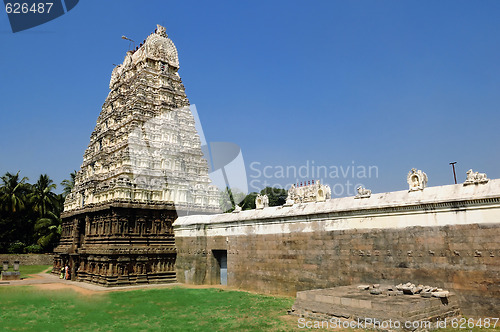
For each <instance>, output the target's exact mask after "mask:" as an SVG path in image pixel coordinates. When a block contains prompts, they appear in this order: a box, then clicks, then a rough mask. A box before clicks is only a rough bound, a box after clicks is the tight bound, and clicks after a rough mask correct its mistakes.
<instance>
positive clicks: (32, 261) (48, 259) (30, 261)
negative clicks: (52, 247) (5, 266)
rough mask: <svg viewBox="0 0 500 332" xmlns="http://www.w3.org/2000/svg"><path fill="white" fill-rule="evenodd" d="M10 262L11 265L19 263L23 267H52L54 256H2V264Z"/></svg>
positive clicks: (0, 259)
mask: <svg viewBox="0 0 500 332" xmlns="http://www.w3.org/2000/svg"><path fill="white" fill-rule="evenodd" d="M3 261H9V265H12V264H14V261H19V262H20V264H21V265H52V263H54V255H53V254H25V255H23V254H12V255H11V254H0V262H3Z"/></svg>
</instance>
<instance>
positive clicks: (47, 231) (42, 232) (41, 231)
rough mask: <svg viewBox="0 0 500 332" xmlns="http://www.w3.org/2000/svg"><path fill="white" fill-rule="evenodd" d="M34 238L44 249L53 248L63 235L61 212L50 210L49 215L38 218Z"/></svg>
mask: <svg viewBox="0 0 500 332" xmlns="http://www.w3.org/2000/svg"><path fill="white" fill-rule="evenodd" d="M34 231H35V234H34V238H35V239H37V241H36V243H37V244H38V245H39V246H40V247H42V249H43V250H50V249H53V248H54V246H55V245H56V244H57V242H58V240H59V237H60V235H61V218H60V217H59V213H54V212H52V211H48V212H47V215H46V216H44V217H41V218H38V219H37V220H36V222H35V227H34Z"/></svg>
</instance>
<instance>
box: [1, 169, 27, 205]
mask: <svg viewBox="0 0 500 332" xmlns="http://www.w3.org/2000/svg"><path fill="white" fill-rule="evenodd" d="M1 179H2V186H1V187H0V204H1V207H2V209H3V210H4V211H6V212H8V213H16V212H19V211H21V210H23V209H24V207H25V205H26V198H27V195H28V193H29V185H28V184H26V181H28V178H27V177H23V178H21V179H20V178H19V172H17V173H16V174H12V173H9V172H7V173H5V175H4V176H2V177H1Z"/></svg>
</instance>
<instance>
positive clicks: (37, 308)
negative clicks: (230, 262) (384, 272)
mask: <svg viewBox="0 0 500 332" xmlns="http://www.w3.org/2000/svg"><path fill="white" fill-rule="evenodd" d="M293 302H294V299H293V298H289V297H272V296H265V295H256V294H250V293H246V292H239V291H231V290H221V289H214V288H202V289H199V288H194V289H193V288H184V287H171V288H161V289H144V290H131V291H118V292H106V293H91V295H82V294H79V293H77V292H75V291H73V290H59V291H56V290H40V289H38V288H35V287H34V286H18V287H8V286H7V287H0V329H1V330H2V331H51V332H52V331H304V330H308V331H311V330H314V331H334V330H335V331H339V330H338V329H332V328H330V329H316V328H312V329H311V328H302V329H299V328H298V326H297V325H298V324H297V320H298V318H297V317H294V316H287V315H286V311H287V310H289V309H290V308H291V307H292V304H293ZM497 325H498V324H497ZM342 331H353V330H351V329H348V330H342ZM354 331H361V330H357V329H356V330H354ZM371 331H373V330H371ZM438 331H440V332H450V331H456V330H454V329H451V328H450V327H448V328H447V329H439V330H438ZM461 331H464V330H463V329H462V330H461ZM466 331H470V330H469V329H466ZM473 331H488V332H493V331H499V327H498V326H497V327H496V329H493V328H490V329H484V328H483V329H476V328H475V329H473Z"/></svg>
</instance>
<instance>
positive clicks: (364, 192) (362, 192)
mask: <svg viewBox="0 0 500 332" xmlns="http://www.w3.org/2000/svg"><path fill="white" fill-rule="evenodd" d="M357 190H358V194H357V195H356V196H355V197H354V198H369V197H370V196H371V195H372V191H371V190H370V189H366V188H365V187H363V186H359V187H358V188H357Z"/></svg>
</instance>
